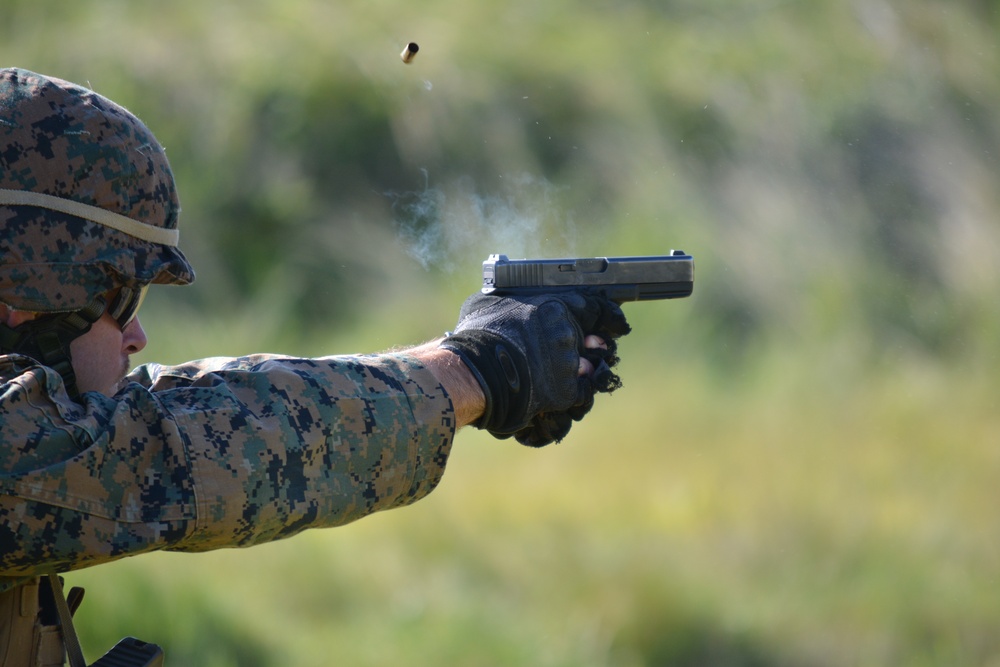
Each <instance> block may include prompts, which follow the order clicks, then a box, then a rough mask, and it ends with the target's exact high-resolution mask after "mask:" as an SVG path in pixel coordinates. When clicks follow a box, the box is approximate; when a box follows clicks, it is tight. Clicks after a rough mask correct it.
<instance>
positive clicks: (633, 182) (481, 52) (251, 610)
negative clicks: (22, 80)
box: [0, 0, 1000, 667]
mask: <svg viewBox="0 0 1000 667" xmlns="http://www.w3.org/2000/svg"><path fill="white" fill-rule="evenodd" d="M4 10H5V11H4V13H3V20H2V21H0V60H2V63H3V65H4V66H11V65H14V66H20V67H25V68H28V69H32V70H36V71H40V72H43V73H46V74H50V75H55V76H60V77H62V78H67V79H70V80H73V81H77V82H80V83H84V84H89V85H90V86H91V87H92V88H94V89H96V90H97V91H98V92H101V93H103V94H105V95H107V96H108V97H111V98H112V99H114V100H116V101H118V102H120V103H122V104H124V105H125V106H127V107H128V108H130V109H131V110H132V111H134V112H135V113H136V114H138V115H139V116H140V117H141V118H143V119H144V120H145V121H146V122H147V124H149V125H150V127H151V128H152V129H153V131H154V132H155V133H156V134H157V136H158V137H159V138H160V140H161V142H162V143H163V144H164V145H165V146H166V148H167V153H168V155H169V156H170V159H171V161H172V164H173V166H174V170H175V172H176V176H177V179H178V182H179V187H180V191H181V197H182V201H183V205H184V213H183V215H182V220H183V225H182V229H183V234H182V247H183V248H184V249H185V251H186V252H187V254H188V255H189V257H190V258H191V259H192V261H193V262H194V264H195V266H196V268H197V269H198V271H199V280H198V282H197V283H196V284H195V285H194V286H192V287H190V288H185V289H176V288H163V289H160V290H154V292H153V293H152V294H151V296H150V298H149V299H148V300H147V305H146V306H145V307H144V310H143V313H142V321H143V324H144V325H145V327H146V329H147V331H148V332H149V334H150V338H151V340H150V344H149V347H148V348H147V350H146V351H145V352H144V353H143V354H142V355H141V356H140V358H138V359H137V361H138V362H142V361H153V360H155V361H160V362H167V363H170V362H180V361H184V360H187V359H190V358H196V357H203V356H210V355H238V354H243V353H249V352H261V351H272V352H284V353H290V354H300V355H318V354H330V353H347V352H372V351H378V350H382V349H386V348H389V347H391V346H396V345H404V344H409V343H418V342H421V341H423V340H426V339H429V338H432V337H434V336H437V335H439V334H440V333H441V332H442V331H444V330H445V329H447V328H448V327H450V326H451V325H452V324H453V322H454V319H455V315H456V313H457V310H458V307H459V305H460V303H461V301H462V300H463V298H464V297H465V296H466V295H467V294H468V293H470V292H472V291H473V290H475V289H477V287H478V284H479V281H480V263H481V262H482V260H483V259H485V258H486V256H487V255H488V254H489V253H492V252H503V253H506V254H508V255H510V256H512V257H513V256H518V257H523V256H538V257H554V256H565V255H568V254H572V255H583V256H595V255H628V254H664V253H666V252H668V251H669V250H670V249H671V248H681V249H684V250H686V251H687V252H689V253H691V254H693V255H694V256H695V258H696V261H697V266H698V272H697V282H696V288H695V293H694V295H693V297H692V298H691V299H687V300H683V301H676V302H660V303H650V304H632V305H629V306H627V307H626V308H627V310H626V312H627V313H628V315H629V316H630V319H631V321H632V323H633V325H634V326H635V332H634V333H633V334H632V335H631V336H629V337H628V338H626V339H625V340H624V341H623V342H622V346H621V349H622V355H623V361H622V364H621V372H622V375H623V377H624V380H625V387H624V388H623V389H622V390H621V391H620V392H618V393H616V394H615V395H614V396H611V397H607V398H606V399H604V400H601V401H599V402H598V405H597V406H596V408H595V409H594V411H593V412H592V414H591V415H590V416H589V417H588V419H587V420H586V421H585V422H584V423H583V424H581V425H578V426H577V427H575V428H574V430H573V432H572V433H571V434H570V436H569V437H568V438H567V440H566V441H565V442H564V443H562V444H560V445H558V446H555V447H550V448H548V449H546V450H543V451H529V450H526V449H521V448H519V447H518V446H517V445H514V444H511V443H507V442H503V443H501V442H496V441H493V440H492V439H490V438H489V437H484V436H483V435H482V434H480V433H478V432H476V431H474V430H471V429H470V430H467V431H465V432H463V433H462V434H461V435H460V436H459V438H458V441H457V443H456V448H455V453H454V455H453V458H452V460H451V463H450V466H449V472H448V474H447V475H446V476H445V478H444V481H443V482H442V484H441V486H440V487H439V489H437V490H436V491H435V492H434V493H433V494H432V495H431V496H430V497H428V498H427V499H425V500H423V501H421V502H420V503H417V504H416V505H414V506H412V507H409V508H405V509H401V510H396V511H393V512H388V513H386V514H384V515H379V516H375V517H372V518H369V519H366V520H364V521H362V522H359V523H357V524H354V525H352V526H348V527H346V528H341V529H336V530H330V531H316V532H312V533H311V534H304V535H301V536H299V537H296V538H293V539H291V540H288V541H286V542H282V543H277V544H273V545H267V546H263V547H256V548H253V549H251V550H247V551H228V550H227V551H221V552H215V553H211V554H199V555H185V554H153V555H149V556H143V557H142V558H137V559H131V560H126V561H123V562H119V563H114V564H111V565H106V566H102V567H98V568H94V569H92V570H85V571H81V572H79V573H74V574H72V575H71V576H70V582H71V583H72V584H76V585H85V586H86V587H87V588H88V598H87V601H86V602H85V604H84V607H83V609H82V611H81V615H80V619H79V624H80V630H81V633H82V638H83V642H84V646H85V650H86V651H87V653H88V655H89V656H90V657H91V659H94V658H96V657H97V656H98V655H100V653H101V652H102V651H104V650H106V649H107V648H109V647H110V646H111V645H112V644H113V643H114V642H115V641H116V640H117V639H118V638H120V637H122V636H124V635H135V636H138V637H141V638H143V639H146V640H149V641H155V642H157V643H160V644H161V645H163V646H164V647H165V649H166V652H167V661H168V662H167V664H168V665H205V666H212V667H223V666H228V665H248V666H261V667H264V666H270V665H283V666H284V665H302V666H310V665H316V666H319V665H359V666H369V665H370V666H381V665H469V666H474V665H475V666H478V665H483V666H490V665H500V666H503V665H538V666H567V667H568V666H605V665H616V666H617V665H621V666H624V667H641V666H650V667H651V666H661V665H679V666H695V665H722V666H729V665H733V666H743V665H746V666H753V667H758V666H759V667H771V666H778V665H800V666H803V667H839V666H846V665H858V666H868V665H915V666H931V665H1000V633H998V632H997V624H998V619H1000V530H998V526H997V521H996V512H997V507H998V505H1000V502H998V501H1000V490H998V489H1000V448H998V445H1000V409H998V405H997V403H998V396H1000V380H998V371H1000V359H998V354H997V348H998V346H997V341H998V335H1000V310H998V308H997V307H996V299H997V294H998V289H1000V261H998V259H1000V224H998V222H997V220H996V216H997V211H1000V201H998V198H1000V187H998V186H1000V179H998V159H1000V114H998V109H1000V58H998V56H1000V54H998V48H1000V47H998V27H1000V2H996V1H994V0H963V1H955V0H948V1H944V0H906V1H905V2H904V1H903V0H813V1H811V2H806V1H805V0H799V1H792V0H788V1H781V0H728V1H727V2H720V1H718V0H702V1H700V2H696V1H695V0H659V1H657V2H643V1H639V0H614V1H611V0H606V1H598V0H580V1H578V2H569V1H568V0H546V2H529V1H527V0H510V1H508V2H503V3H500V2H490V3H475V2H458V1H456V0H425V1H423V2H400V1H399V0H374V1H370V2H364V3H361V2H355V3H350V2H346V3H336V2H321V1H319V0H243V1H240V2H237V1H236V0H212V1H211V2H205V1H204V0H197V1H195V0H174V1H172V2H155V3H154V2H147V1H142V0H132V1H126V0H74V1H69V0H64V1H61V2H60V1H57V0H6V2H5V3H4ZM409 41H415V42H417V43H419V44H420V51H419V53H418V55H417V57H416V59H415V60H414V62H413V63H412V64H411V65H404V64H403V63H402V62H401V61H400V58H399V53H400V51H401V49H402V48H403V46H404V45H405V44H406V43H407V42H409Z"/></svg>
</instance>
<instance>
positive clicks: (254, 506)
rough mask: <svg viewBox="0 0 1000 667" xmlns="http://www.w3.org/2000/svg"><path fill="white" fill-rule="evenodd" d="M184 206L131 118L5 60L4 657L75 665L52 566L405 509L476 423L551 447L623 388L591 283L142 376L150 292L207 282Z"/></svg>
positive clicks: (147, 368)
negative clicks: (403, 341)
mask: <svg viewBox="0 0 1000 667" xmlns="http://www.w3.org/2000/svg"><path fill="white" fill-rule="evenodd" d="M178 212H179V205H178V199H177V195H176V192H175V188H174V180H173V176H172V174H171V171H170V166H169V164H168V162H167V159H166V155H165V154H164V151H163V149H162V147H161V146H160V145H159V143H158V142H157V141H156V139H155V138H154V137H153V135H152V133H151V132H150V131H149V130H148V129H147V128H146V127H145V125H143V124H142V122H141V121H139V120H138V119H137V118H136V117H135V116H134V115H132V114H131V113H129V112H128V111H126V110H125V109H123V108H122V107H121V106H119V105H117V104H115V103H113V102H111V101H110V100H108V99H106V98H104V97H102V96H100V95H98V94H96V93H94V92H92V91H90V90H87V89H86V88H83V87H80V86H76V85H74V84H71V83H68V82H66V81H62V80H59V79H54V78H50V77H45V76H41V75H38V74H35V73H32V72H28V71H25V70H18V69H5V70H0V229H2V232H0V433H2V436H0V666H15V665H16V666H18V667H20V666H21V665H61V664H63V662H64V660H65V652H64V645H63V643H64V641H69V638H68V637H64V636H63V635H65V634H71V633H72V631H71V624H69V628H67V630H66V632H63V631H61V630H60V624H59V622H58V620H57V618H58V614H57V613H56V612H54V611H52V610H51V609H48V607H49V606H50V603H51V601H52V600H54V601H55V602H54V604H56V605H58V604H59V602H60V601H61V600H62V592H61V585H60V584H59V580H58V579H57V578H55V577H51V576H47V575H52V574H54V573H61V572H66V571H69V570H73V569H77V568H82V567H87V566H91V565H96V564H98V563H104V562H107V561H111V560H114V559H118V558H122V557H125V556H131V555H136V554H140V553H144V552H147V551H153V550H157V549H168V550H177V551H204V550H208V549H215V548H220V547H233V546H247V545H252V544H257V543H261V542H266V541H270V540H275V539H279V538H283V537H288V536H291V535H293V534H295V533H298V532H299V531H302V530H304V529H306V528H316V527H324V526H335V525H342V524H345V523H348V522H350V521H353V520H356V519H359V518H361V517H364V516H366V515H368V514H371V513H373V512H376V511H378V510H384V509H389V508H393V507H399V506H402V505H406V504H409V503H412V502H414V501H416V500H418V499H420V498H422V497H424V496H425V495H427V494H428V493H429V492H430V491H431V490H432V489H433V488H434V487H435V485H436V484H437V483H438V481H439V480H440V478H441V475H442V474H443V473H444V468H445V462H446V461H447V459H448V455H449V452H450V449H451V446H452V440H453V438H454V436H455V432H456V430H457V429H458V428H460V427H461V426H463V425H466V424H473V425H474V426H476V427H478V428H481V429H485V430H487V431H489V432H490V433H492V434H493V435H495V436H497V437H498V438H508V437H511V436H513V437H514V438H516V439H517V440H518V441H520V442H522V443H524V444H528V445H531V446H541V445H544V444H548V443H550V442H554V441H558V440H560V439H562V438H563V437H564V436H565V435H566V434H567V433H568V431H569V429H570V426H571V424H572V422H573V421H576V420H579V419H581V418H582V417H583V416H584V415H585V414H586V413H587V412H588V411H589V409H590V407H591V405H592V404H593V398H594V394H595V392H599V391H607V390H610V389H611V388H612V387H613V386H614V385H615V383H616V381H617V378H616V377H615V376H614V374H613V373H612V372H611V370H610V369H609V367H608V366H609V364H613V363H614V361H615V356H614V347H615V339H616V338H617V337H619V336H621V335H624V334H625V333H627V332H628V324H627V323H626V321H625V318H624V316H623V315H622V313H621V309H620V308H618V307H617V306H616V305H615V304H613V303H611V302H608V301H604V300H601V299H597V298H593V297H589V296H588V297H585V296H582V295H563V296H558V297H557V296H540V297H532V298H528V299H510V298H500V297H489V296H484V295H481V294H477V295H473V296H472V297H470V298H469V299H468V300H467V301H466V302H465V304H464V305H463V306H462V309H461V312H460V315H459V321H458V324H457V326H456V327H455V329H454V332H453V333H452V334H449V335H448V336H446V337H445V338H443V339H441V340H436V341H431V342H430V343H427V344H425V345H422V346H419V347H416V348H413V349H409V350H406V351H402V352H394V353H386V354H377V355H368V356H331V357H323V358H316V359H303V358H293V357H284V356H276V355H254V356H248V357H242V358H225V359H222V358H214V359H206V360H201V361H192V362H189V363H186V364H181V365H178V366H162V365H158V364H152V363H150V364H145V365H142V366H139V367H138V368H136V369H134V370H132V371H131V372H128V369H129V357H130V355H132V354H135V353H137V352H139V351H140V350H142V349H143V347H144V346H145V345H146V334H145V332H144V331H143V329H142V326H141V324H140V322H139V319H138V317H137V316H136V314H137V311H138V309H139V306H140V305H141V303H142V299H143V297H144V295H145V294H146V291H147V289H148V288H149V286H150V285H153V284H176V285H185V284H188V283H190V282H191V281H192V280H194V271H193V270H192V268H191V266H190V264H189V263H188V261H187V259H186V258H185V257H184V255H183V253H182V252H181V251H180V249H179V248H178V245H177V243H178V226H177V225H178ZM47 588H52V589H54V590H47ZM40 600H41V602H40ZM70 606H72V604H71V605H70ZM63 625H64V626H65V625H66V623H64V624H63ZM70 659H71V661H72V659H73V649H72V648H71V650H70Z"/></svg>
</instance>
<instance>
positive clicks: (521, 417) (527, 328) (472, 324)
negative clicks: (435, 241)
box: [441, 292, 630, 447]
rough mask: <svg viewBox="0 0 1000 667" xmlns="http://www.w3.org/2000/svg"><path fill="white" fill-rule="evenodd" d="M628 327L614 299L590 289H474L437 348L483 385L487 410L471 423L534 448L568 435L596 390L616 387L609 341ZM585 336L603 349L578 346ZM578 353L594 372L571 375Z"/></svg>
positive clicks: (576, 367)
mask: <svg viewBox="0 0 1000 667" xmlns="http://www.w3.org/2000/svg"><path fill="white" fill-rule="evenodd" d="M629 331H630V327H629V325H628V322H627V321H626V320H625V315H624V313H622V310H621V308H620V307H619V306H618V304H616V303H614V302H613V301H609V300H607V299H605V298H604V297H601V296H598V295H594V294H589V293H584V292H561V293H558V294H546V295H538V296H523V297H522V296H517V297H502V296H492V295H484V294H474V295H472V296H471V297H469V298H468V299H467V300H466V302H465V303H464V304H463V305H462V310H461V312H460V314H459V320H458V325H457V326H456V327H455V331H454V333H452V334H450V335H449V336H448V337H447V338H445V340H444V341H442V343H441V346H442V347H445V348H448V349H450V350H452V351H454V352H456V353H458V354H459V355H460V356H461V357H462V360H463V361H464V362H465V363H466V365H467V366H468V367H469V368H470V369H471V370H472V373H473V375H475V376H476V379H477V380H478V381H479V384H480V386H481V387H482V389H483V394H484V395H485V397H486V409H485V411H484V412H483V416H482V417H481V418H480V419H479V420H478V421H477V422H476V423H475V426H476V427H478V428H481V429H485V430H487V431H489V432H490V433H491V434H492V435H494V436H495V437H498V438H509V437H511V436H514V437H515V438H516V439H517V440H518V442H520V443H522V444H525V445H529V446H532V447H541V446H542V445H547V444H549V443H552V442H558V441H559V440H562V439H563V438H564V437H565V436H566V434H567V433H569V429H570V426H571V425H572V423H573V421H579V420H580V419H582V418H583V416H584V415H585V414H586V413H587V412H588V411H589V410H590V408H591V407H592V406H593V404H594V392H595V391H602V392H610V391H614V390H615V389H617V388H618V387H619V386H621V380H620V379H619V378H618V376H617V375H615V374H614V373H613V372H612V371H611V366H613V365H614V364H615V363H616V362H617V360H618V358H617V356H616V355H615V351H616V348H617V345H616V342H615V339H617V338H618V337H620V336H623V335H625V334H627V333H628V332H629ZM591 334H594V335H597V336H600V337H601V338H602V339H604V341H605V342H606V343H607V345H608V349H607V350H604V349H585V348H584V346H583V341H584V338H585V337H586V336H588V335H591ZM580 357H584V358H586V359H588V360H590V362H591V363H592V364H593V366H594V368H595V369H596V370H595V373H594V374H593V375H590V376H582V377H581V376H580V375H579V374H578V373H579V364H580Z"/></svg>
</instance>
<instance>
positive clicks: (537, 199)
mask: <svg viewBox="0 0 1000 667" xmlns="http://www.w3.org/2000/svg"><path fill="white" fill-rule="evenodd" d="M423 173H424V178H425V187H424V189H423V190H422V191H419V192H403V193H399V192H387V193H385V195H386V197H387V198H388V199H389V200H390V202H391V204H392V211H393V224H394V225H395V227H396V230H397V233H398V234H399V239H400V242H401V243H402V244H403V245H404V247H405V248H406V251H407V252H408V253H409V254H410V255H411V256H412V257H414V258H415V259H416V260H417V261H418V262H420V264H421V266H423V267H424V268H425V269H430V268H436V269H440V270H444V271H448V272H451V271H452V270H453V269H454V267H455V259H456V258H460V257H468V256H469V255H470V254H471V255H475V256H476V257H477V258H479V259H485V258H486V256H487V255H489V254H491V253H503V254H506V255H509V256H511V257H526V256H548V257H552V256H558V255H564V254H573V250H574V246H575V237H576V226H575V224H574V222H573V219H572V216H570V215H568V214H567V213H566V211H565V208H564V206H563V205H562V203H561V201H560V195H561V194H562V192H564V191H565V188H558V187H556V186H554V185H552V184H551V183H550V182H548V181H547V180H545V179H543V178H538V177H535V176H532V175H530V174H520V175H518V176H515V177H506V178H504V177H502V178H500V179H499V185H498V187H497V188H496V189H495V191H493V192H489V193H481V192H479V191H478V188H477V187H476V184H475V183H474V182H473V180H472V179H471V178H461V179H457V180H456V181H454V182H452V183H450V184H448V185H446V186H443V187H431V186H430V178H429V176H428V173H427V171H426V170H423ZM480 256H481V257H480Z"/></svg>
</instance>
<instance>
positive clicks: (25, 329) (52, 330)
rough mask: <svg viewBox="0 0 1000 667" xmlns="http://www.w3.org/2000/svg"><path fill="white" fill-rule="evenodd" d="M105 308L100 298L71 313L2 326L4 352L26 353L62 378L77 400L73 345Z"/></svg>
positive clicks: (0, 342) (1, 350) (0, 338)
mask: <svg viewBox="0 0 1000 667" xmlns="http://www.w3.org/2000/svg"><path fill="white" fill-rule="evenodd" d="M105 308H107V302H106V301H105V299H104V297H103V296H99V297H97V298H96V299H94V300H93V301H91V302H90V303H89V304H87V305H86V306H85V307H84V308H82V309H80V310H77V311H74V312H71V313H55V314H53V315H42V316H41V317H37V318H35V319H33V320H28V321H27V322H24V323H23V324H20V325H18V326H16V327H9V326H7V325H6V324H0V353H4V354H10V353H17V354H23V355H25V356H28V357H31V358H32V359H34V360H35V361H37V362H39V363H41V364H43V365H45V366H48V367H49V368H51V369H52V370H54V371H56V372H57V373H59V375H61V376H62V379H63V383H64V384H65V385H66V392H67V393H68V394H69V396H70V398H72V399H74V400H76V399H78V398H79V397H80V391H79V389H77V386H76V373H74V372H73V362H72V359H71V358H70V351H69V344H70V343H72V342H73V341H74V340H76V339H77V338H79V337H80V336H82V335H83V334H85V333H87V332H88V331H90V327H91V326H92V325H93V324H94V322H96V321H97V320H99V319H100V318H101V315H103V314H104V310H105Z"/></svg>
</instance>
